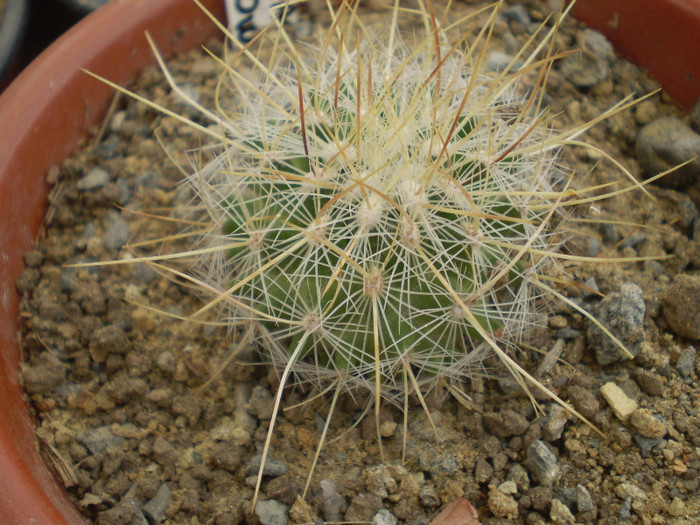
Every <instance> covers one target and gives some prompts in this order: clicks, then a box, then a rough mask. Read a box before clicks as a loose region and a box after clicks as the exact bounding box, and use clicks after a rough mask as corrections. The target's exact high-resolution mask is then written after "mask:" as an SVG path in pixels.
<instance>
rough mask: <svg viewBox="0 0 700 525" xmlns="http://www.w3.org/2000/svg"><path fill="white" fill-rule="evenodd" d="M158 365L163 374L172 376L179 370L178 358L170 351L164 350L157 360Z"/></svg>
mask: <svg viewBox="0 0 700 525" xmlns="http://www.w3.org/2000/svg"><path fill="white" fill-rule="evenodd" d="M156 365H157V366H158V368H159V369H160V370H161V372H165V373H166V374H172V373H174V372H175V370H177V358H176V357H175V355H174V354H173V353H172V352H171V351H170V350H163V351H162V352H161V353H160V355H159V356H158V359H157V360H156Z"/></svg>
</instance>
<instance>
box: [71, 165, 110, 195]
mask: <svg viewBox="0 0 700 525" xmlns="http://www.w3.org/2000/svg"><path fill="white" fill-rule="evenodd" d="M108 182H109V172H108V171H107V170H105V169H103V168H92V169H91V170H90V171H88V172H87V174H86V175H84V176H83V177H82V178H81V179H80V180H78V182H76V184H75V186H76V187H77V188H78V189H79V190H80V191H91V190H96V189H99V188H101V187H102V186H104V185H105V184H107V183H108Z"/></svg>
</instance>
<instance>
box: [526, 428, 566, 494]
mask: <svg viewBox="0 0 700 525" xmlns="http://www.w3.org/2000/svg"><path fill="white" fill-rule="evenodd" d="M525 466H526V467H527V468H528V469H529V470H530V473H531V474H532V477H533V478H534V479H535V481H537V482H539V483H540V485H543V486H545V487H551V486H552V485H553V484H554V482H555V481H556V480H557V478H558V477H559V464H558V462H557V457H556V456H555V455H554V453H553V452H552V450H551V449H550V448H549V447H548V446H547V444H546V443H545V442H544V441H542V440H539V439H537V440H535V441H533V442H532V443H530V446H529V447H527V460H526V461H525Z"/></svg>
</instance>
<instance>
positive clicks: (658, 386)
mask: <svg viewBox="0 0 700 525" xmlns="http://www.w3.org/2000/svg"><path fill="white" fill-rule="evenodd" d="M634 379H635V380H636V381H637V384H638V385H639V388H641V389H642V391H643V392H644V393H645V394H649V395H650V396H662V395H663V393H664V379H663V377H661V376H660V375H659V374H656V373H654V372H649V371H648V370H638V371H636V372H635V373H634Z"/></svg>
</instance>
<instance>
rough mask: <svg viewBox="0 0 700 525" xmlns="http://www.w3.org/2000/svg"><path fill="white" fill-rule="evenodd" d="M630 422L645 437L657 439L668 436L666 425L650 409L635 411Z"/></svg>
mask: <svg viewBox="0 0 700 525" xmlns="http://www.w3.org/2000/svg"><path fill="white" fill-rule="evenodd" d="M629 422H630V424H631V425H632V426H633V427H634V428H635V430H637V432H639V434H641V435H642V436H644V437H648V438H653V439H655V438H662V437H664V436H665V435H666V423H665V422H664V420H663V419H662V418H661V417H660V416H658V415H655V414H654V413H653V412H652V411H651V410H649V409H648V408H640V409H638V410H635V411H634V413H633V414H632V415H631V416H630V418H629Z"/></svg>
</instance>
